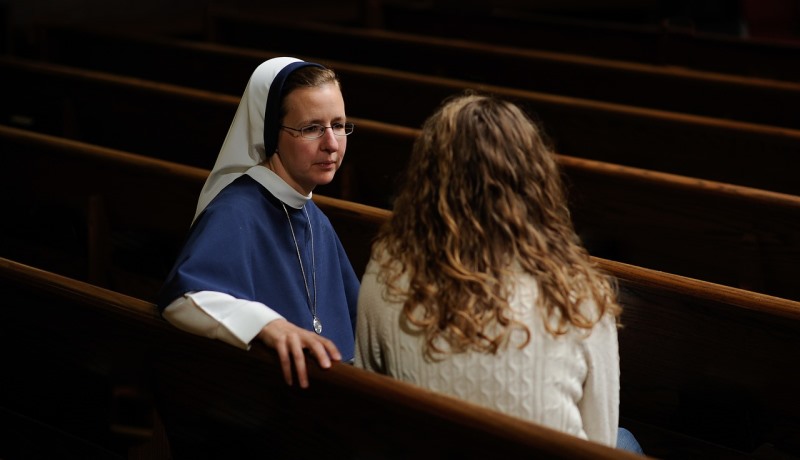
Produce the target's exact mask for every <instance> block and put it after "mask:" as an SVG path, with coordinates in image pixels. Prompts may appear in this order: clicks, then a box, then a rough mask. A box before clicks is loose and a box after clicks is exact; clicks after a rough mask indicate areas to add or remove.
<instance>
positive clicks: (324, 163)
mask: <svg viewBox="0 0 800 460" xmlns="http://www.w3.org/2000/svg"><path fill="white" fill-rule="evenodd" d="M317 166H319V167H321V168H324V169H330V168H335V167H336V162H335V161H320V162H319V163H317Z"/></svg>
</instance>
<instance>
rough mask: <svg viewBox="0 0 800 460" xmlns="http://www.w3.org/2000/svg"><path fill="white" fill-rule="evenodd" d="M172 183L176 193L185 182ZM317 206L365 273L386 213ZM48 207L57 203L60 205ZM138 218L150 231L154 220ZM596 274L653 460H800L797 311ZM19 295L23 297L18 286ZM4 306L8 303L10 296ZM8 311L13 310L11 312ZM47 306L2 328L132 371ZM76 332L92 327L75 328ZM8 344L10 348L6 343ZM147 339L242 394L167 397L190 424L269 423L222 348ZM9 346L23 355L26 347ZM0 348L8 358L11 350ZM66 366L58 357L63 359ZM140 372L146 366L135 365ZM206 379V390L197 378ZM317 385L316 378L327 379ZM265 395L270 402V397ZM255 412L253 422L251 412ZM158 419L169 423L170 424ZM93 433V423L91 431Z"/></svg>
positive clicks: (688, 284) (636, 274)
mask: <svg viewBox="0 0 800 460" xmlns="http://www.w3.org/2000/svg"><path fill="white" fill-rule="evenodd" d="M151 169H153V170H155V169H154V168H151ZM175 181H176V182H178V180H177V178H176V179H175ZM321 198H322V197H316V198H315V200H318V202H319V203H320V204H321V205H323V206H324V207H325V210H326V212H327V213H328V214H329V215H331V216H334V217H333V218H332V220H333V222H334V225H335V226H336V228H337V232H339V234H340V235H346V236H355V235H353V234H349V235H348V233H349V232H351V230H352V229H354V228H357V229H360V230H361V231H362V232H363V233H362V235H361V236H360V237H359V238H353V239H350V240H345V241H344V243H345V246H346V250H347V251H348V254H349V255H350V257H351V258H352V259H353V261H354V263H355V264H356V265H357V266H360V267H363V263H364V262H365V259H364V257H365V256H366V255H367V254H368V250H369V249H368V242H369V240H370V237H369V233H370V232H373V233H374V231H375V230H376V229H377V226H378V225H379V224H380V222H381V221H382V220H383V219H385V218H386V217H388V215H389V211H385V210H380V209H367V208H363V209H364V210H365V211H369V212H365V213H361V212H360V210H359V209H357V207H356V208H353V207H350V206H346V205H344V206H342V205H343V203H339V202H337V201H327V200H324V199H322V200H321ZM162 199H163V198H162ZM52 200H53V201H54V202H55V201H57V197H53V198H52ZM336 208H340V212H339V213H338V214H337V213H336V212H335V211H333V210H334V209H336ZM120 211H122V210H120ZM187 211H189V212H191V210H187ZM140 217H141V218H142V219H146V216H140ZM339 217H341V219H339ZM98 245H101V244H98ZM598 262H599V263H600V264H601V266H602V267H603V268H604V269H606V270H608V271H609V273H611V274H612V275H613V276H615V277H616V278H617V279H618V280H619V282H620V286H621V290H620V299H621V302H622V304H623V308H624V313H623V318H622V321H623V324H624V328H623V329H622V330H621V331H620V347H621V348H620V356H621V364H622V370H621V372H622V395H621V397H622V399H621V401H622V403H621V416H622V422H621V424H622V425H623V426H626V427H629V428H630V429H632V430H633V431H634V432H635V433H636V435H637V437H638V438H639V440H640V442H641V443H642V445H643V446H644V448H645V449H646V451H647V452H648V453H649V454H651V455H654V456H656V457H662V458H751V457H750V455H752V454H754V453H756V452H758V453H759V455H764V453H765V452H766V454H767V455H769V454H774V455H778V454H779V453H781V452H783V453H787V452H788V453H790V454H791V455H795V456H797V455H800V450H798V448H799V447H800V446H798V445H797V444H796V440H797V439H800V438H798V436H800V415H798V414H800V398H798V396H797V392H796V391H794V387H793V386H792V385H791V383H790V382H793V381H796V380H797V378H798V377H800V375H798V373H800V362H799V361H800V355H798V354H797V353H794V352H793V350H796V349H797V346H798V345H800V344H798V343H797V342H798V339H799V338H800V303H798V302H794V301H789V300H785V299H780V298H775V297H769V296H765V295H760V294H757V293H753V292H749V291H744V290H739V289H734V288H728V287H724V286H720V285H715V284H712V283H707V282H703V281H698V280H693V279H689V278H684V277H680V276H676V275H670V274H667V273H663V272H657V271H652V270H647V269H644V268H641V267H636V266H632V265H627V264H621V263H616V262H611V261H608V260H603V259H598ZM143 263H147V262H146V261H143ZM156 271H157V270H156ZM11 284H12V285H14V286H16V285H17V284H19V283H16V282H14V283H11ZM118 286H119V288H120V289H121V290H125V289H127V288H128V286H125V285H123V284H119V285H118ZM41 291H42V290H41V289H37V290H36V292H41ZM117 296H118V297H122V296H123V294H122V293H121V294H118V295H117ZM27 297H28V295H27V294H26V298H27ZM4 298H5V299H11V298H12V297H11V296H10V295H8V294H4ZM9 302H12V303H11V305H13V301H9ZM45 304H46V305H47V306H48V307H49V308H54V309H55V310H57V311H58V314H50V313H49V310H47V313H46V314H45V313H42V312H41V311H40V310H37V309H33V311H35V312H37V313H30V311H31V310H30V308H29V307H26V308H16V309H7V310H8V312H9V313H11V312H21V313H19V314H22V315H26V314H27V315H29V316H31V318H28V321H33V322H34V323H33V325H30V324H29V325H27V326H25V327H19V326H18V322H17V321H16V320H13V321H10V320H8V319H6V318H4V321H3V322H2V324H3V326H8V327H11V328H13V331H14V333H15V334H21V336H22V337H25V338H28V339H30V337H31V336H32V334H33V333H31V332H28V331H29V330H30V328H37V329H35V330H36V331H38V332H37V334H39V335H36V337H37V344H38V345H41V346H44V345H42V343H44V342H43V340H42V339H41V338H40V337H45V338H48V339H49V338H53V337H55V338H58V337H62V336H64V334H69V335H70V337H72V335H73V334H74V335H76V336H77V337H78V338H80V339H81V340H83V339H86V340H91V341H92V342H91V343H92V344H93V345H92V346H89V345H85V346H82V347H81V349H82V350H83V352H84V353H88V354H89V357H90V358H92V359H93V360H100V362H101V364H104V365H106V366H108V365H110V364H111V363H118V362H123V363H125V362H128V361H129V360H121V361H120V360H119V359H112V358H109V357H104V356H103V355H101V356H100V357H98V356H97V353H99V351H102V350H107V349H108V348H107V347H105V346H104V345H103V346H100V345H99V344H98V340H97V338H96V336H97V334H98V333H94V334H93V333H91V331H98V330H100V331H108V334H109V335H111V336H112V338H111V339H109V338H106V339H105V340H114V341H115V343H117V344H118V345H120V344H123V345H124V346H125V348H126V349H131V347H130V343H131V342H130V340H129V339H128V337H129V335H128V334H123V335H120V333H119V330H118V327H117V328H113V327H111V326H109V327H105V326H102V325H101V326H100V327H98V325H97V323H96V321H95V320H93V319H90V318H85V317H83V316H81V315H77V316H76V315H74V314H73V313H71V312H70V311H69V310H65V309H64V308H63V306H62V305H58V306H57V305H56V303H54V302H51V301H50V302H48V301H45ZM26 312H27V313H26ZM42 317H46V318H48V320H47V321H46V322H45V323H44V324H41V323H42V321H41V320H40V318H42ZM71 321H77V322H78V324H83V325H84V326H83V328H78V327H73V326H72V325H71ZM50 328H56V329H58V330H59V331H60V332H59V333H56V331H53V330H51V329H50ZM4 332H5V331H4ZM0 336H4V337H8V336H7V335H6V334H0ZM14 337H16V336H14ZM142 337H145V340H146V341H147V342H148V343H152V344H153V346H155V347H156V349H157V350H172V351H173V353H174V354H172V353H170V356H173V357H174V362H171V364H170V365H169V366H167V368H168V369H170V372H174V374H170V375H171V376H172V377H174V378H178V379H179V381H180V380H181V379H182V381H183V382H184V383H186V382H189V383H190V385H188V386H189V387H191V388H192V389H193V391H196V392H200V393H203V392H206V391H214V390H213V387H215V386H217V385H219V386H220V387H222V386H227V387H229V386H230V385H232V383H231V382H236V383H235V386H236V388H237V394H241V395H243V396H242V399H235V401H228V400H220V399H218V398H217V397H216V396H213V395H209V394H207V393H203V395H198V394H197V393H193V392H191V391H188V390H186V388H185V386H177V387H168V389H171V390H173V392H172V393H170V394H171V397H170V398H169V401H172V403H173V404H176V405H178V406H179V407H180V408H181V411H180V412H183V411H191V410H194V411H200V412H203V410H202V408H199V407H194V406H193V404H196V403H197V401H198V400H201V401H206V402H209V401H217V403H215V404H211V405H210V406H207V407H206V410H207V411H208V412H203V413H199V414H198V413H194V412H193V413H192V415H190V416H188V417H190V418H196V417H207V416H210V415H211V414H214V413H216V414H217V415H216V417H219V418H221V419H223V420H228V422H230V419H231V418H236V419H240V420H243V421H244V422H243V423H244V424H248V423H250V422H252V421H253V420H262V419H259V418H258V416H257V415H256V414H259V413H260V414H261V416H260V417H263V414H264V410H266V408H265V407H263V406H261V405H260V404H254V403H253V401H252V399H251V398H250V397H249V396H248V395H249V394H250V391H263V389H264V388H271V387H269V386H266V385H264V384H263V382H261V380H260V379H259V378H256V379H254V380H253V379H250V378H247V379H245V378H244V374H243V373H249V372H250V370H249V368H247V369H245V368H242V367H240V366H239V365H238V364H230V365H232V366H234V367H236V369H225V370H220V371H219V372H217V368H215V367H213V366H214V365H215V364H214V365H212V367H209V364H208V360H209V359H210V360H212V361H213V362H215V363H216V362H217V361H216V358H215V357H214V356H215V353H214V352H212V351H210V350H211V348H212V347H214V346H215V345H214V344H212V343H211V341H207V342H208V343H207V344H202V343H201V342H202V339H198V341H197V346H196V347H195V346H194V345H193V347H194V350H195V351H196V352H197V353H196V354H194V353H193V352H190V351H187V349H180V348H176V347H175V345H174V344H167V345H163V346H162V345H160V344H159V342H158V341H154V340H153V338H152V334H143V333H142V334H139V333H136V334H132V338H136V339H137V340H140V339H141V338H142ZM12 341H14V342H17V343H19V342H22V341H23V339H22V338H15V339H12ZM56 343H60V342H56ZM69 343H71V342H70V341H67V344H69ZM100 344H102V342H100ZM62 346H64V345H63V344H62ZM204 347H209V349H208V350H207V349H206V348H204ZM3 348H4V349H5V350H10V349H11V348H10V347H8V346H5V347H3ZM222 348H225V347H224V346H223V347H222ZM222 348H220V349H219V352H221V353H224V357H221V358H219V359H220V361H222V362H227V363H232V362H235V360H234V358H233V356H234V355H233V353H234V351H233V349H225V350H223V349H222ZM133 349H135V348H133ZM200 356H202V358H199V357H200ZM241 356H244V355H241ZM63 358H64V357H63V356H62V355H59V359H63ZM131 359H132V358H131ZM248 359H250V358H248ZM144 361H145V362H147V361H149V360H144ZM5 362H9V361H5ZM12 362H13V361H12ZM26 362H27V361H26ZM66 362H68V363H69V362H70V361H69V360H67V361H66ZM133 362H134V363H138V362H140V361H137V360H135V359H133ZM20 365H21V364H20ZM29 366H33V364H29ZM34 367H36V368H37V369H39V372H48V371H47V370H49V369H51V368H50V367H48V366H46V365H45V366H43V365H42V362H41V360H37V361H36V364H35V366H34ZM256 367H258V365H256ZM25 369H26V371H25V372H16V373H14V375H33V376H38V375H40V374H36V373H33V374H30V373H29V371H28V370H27V368H25ZM43 369H46V370H43ZM209 369H212V371H211V372H209ZM237 369H238V370H237ZM259 369H262V368H261V367H259ZM112 370H115V372H116V373H117V375H122V376H123V377H124V376H129V374H130V373H129V372H126V370H125V369H122V370H118V369H112ZM257 372H258V371H257ZM133 374H134V375H142V374H141V373H137V372H133ZM144 375H146V374H144ZM198 375H201V376H206V377H208V378H209V380H208V381H205V380H203V379H201V378H200V377H196V376H198ZM320 375H321V376H325V375H327V374H324V373H323V374H320ZM320 375H316V374H314V375H313V376H314V378H315V379H319V378H320ZM34 378H36V379H37V380H40V379H39V377H34ZM265 378H266V377H265ZM269 378H270V379H272V381H273V382H272V385H273V386H274V385H278V381H279V380H280V377H279V376H278V375H271V377H269ZM245 380H246V381H247V383H246V386H247V388H246V389H245V390H242V392H241V393H239V388H238V385H239V384H241V382H243V381H245ZM122 381H123V382H125V381H124V379H123V380H122ZM134 383H136V382H134ZM177 385H180V384H177ZM23 386H24V385H23ZM112 388H115V386H113V385H112ZM375 391H379V389H377V388H376V389H375ZM268 393H270V394H272V390H269V391H268ZM134 394H144V395H145V396H144V397H143V398H144V399H145V400H147V398H146V395H147V393H146V392H144V393H134ZM310 394H312V395H313V394H315V393H313V392H312V393H310ZM280 395H283V393H280ZM56 397H57V395H56ZM281 397H282V396H281ZM176 398H177V399H176ZM140 399H141V398H140ZM324 401H328V403H327V404H330V403H331V401H330V398H329V397H327V396H325V395H324V394H322V395H318V397H317V396H315V397H314V399H313V402H312V403H310V404H311V405H312V406H313V404H323V402H324ZM204 404H205V403H204ZM209 404H210V403H209ZM412 404H413V403H412ZM49 407H51V406H49ZM324 407H327V406H324ZM16 410H21V409H20V408H17V409H16ZM251 410H252V411H255V412H256V414H253V413H251V412H249V411H251ZM286 410H289V409H286ZM133 412H134V413H140V412H141V411H133ZM325 412H326V413H327V411H325ZM210 413H211V414H210ZM281 413H282V412H281ZM234 414H235V415H234ZM245 414H246V415H245ZM162 415H164V416H165V417H166V418H169V417H168V416H167V415H166V413H162ZM254 417H255V419H254ZM166 418H165V420H166ZM139 419H141V417H139V418H133V422H125V423H122V425H123V426H128V425H131V424H133V425H135V424H136V423H134V422H136V420H139ZM278 419H279V420H280V419H281V417H278ZM273 420H274V418H273ZM218 421H219V420H218ZM91 422H96V420H87V421H86V422H85V423H86V424H91ZM165 423H167V425H169V423H168V422H165ZM140 424H144V422H140ZM342 426H349V425H342ZM360 426H361V427H363V425H360ZM145 428H146V427H145ZM239 428H242V427H241V426H240V427H239ZM96 429H97V427H95V430H96ZM347 429H350V428H347ZM381 431H382V430H381ZM186 434H187V435H190V434H191V433H186ZM347 439H351V438H347ZM406 439H407V438H406ZM789 458H793V457H789Z"/></svg>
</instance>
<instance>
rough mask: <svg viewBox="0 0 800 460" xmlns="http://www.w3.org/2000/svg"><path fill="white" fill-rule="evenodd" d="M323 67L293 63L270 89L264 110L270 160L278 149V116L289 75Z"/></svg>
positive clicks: (302, 62)
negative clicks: (303, 68)
mask: <svg viewBox="0 0 800 460" xmlns="http://www.w3.org/2000/svg"><path fill="white" fill-rule="evenodd" d="M308 66H314V67H322V68H324V66H322V65H320V64H317V63H314V62H304V61H298V62H292V63H291V64H289V65H287V66H286V67H284V68H282V69H281V70H280V72H278V75H276V76H275V79H274V80H273V81H272V84H271V85H270V87H269V94H268V95H267V107H266V109H265V110H264V155H265V156H266V157H267V158H269V157H271V156H272V154H273V153H275V149H276V148H278V131H279V130H280V126H278V115H279V114H280V109H281V99H282V96H283V84H284V83H285V82H286V79H287V78H288V77H289V75H290V74H291V73H292V72H294V71H295V70H297V69H299V68H301V67H308Z"/></svg>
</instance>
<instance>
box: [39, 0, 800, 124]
mask: <svg viewBox="0 0 800 460" xmlns="http://www.w3.org/2000/svg"><path fill="white" fill-rule="evenodd" d="M206 31H207V32H206V33H207V37H208V39H209V40H210V41H211V42H214V43H220V44H225V45H230V46H237V47H245V48H253V49H265V50H272V51H278V52H282V53H286V54H289V55H295V54H298V55H306V56H318V57H320V58H325V59H331V60H335V61H340V62H352V63H355V64H364V65H369V66H376V67H387V68H391V69H396V70H404V71H408V72H414V73H419V74H426V75H437V76H442V77H449V78H456V79H460V80H466V81H475V82H480V83H487V84H492V85H499V86H507V87H512V88H518V89H526V90H532V91H539V92H544V93H553V94H560V95H565V96H574V97H580V98H585V99H594V100H601V101H607V102H616V103H621V104H629V105H635V106H643V107H650V108H655V109H661V110H669V111H673V112H681V113H690V114H695V115H704V116H710V117H717V118H723V119H733V120H739V121H746V122H751V123H759V124H765V125H773V126H782V127H787V128H800V119H798V117H797V113H796V111H795V110H794V107H797V106H798V105H800V82H790V81H781V80H773V79H764V78H755V77H746V76H741V75H730V74H722V73H713V72H707V71H698V70H693V69H688V68H680V67H675V66H664V65H656V64H643V63H635V62H627V61H618V60H611V59H602V58H597V57H590V56H584V55H576V54H567V53H557V52H553V51H541V50H538V49H534V48H521V47H512V46H504V45H497V44H491V43H484V42H480V41H475V40H467V39H464V40H457V39H450V38H446V37H440V36H431V35H416V34H408V33H402V32H396V31H392V30H386V29H375V28H365V27H354V26H341V25H336V24H325V23H320V22H310V21H305V22H301V20H294V21H292V20H287V19H286V18H276V17H274V16H265V15H259V14H257V13H254V12H251V11H244V10H242V9H241V8H235V9H234V8H230V7H225V6H219V5H218V6H214V7H211V8H209V10H208V13H207V20H206ZM44 33H45V34H46V35H47V40H45V41H43V44H44V46H45V47H46V48H47V49H51V47H56V48H60V47H71V48H73V49H80V48H81V47H83V48H84V49H86V48H91V46H88V43H87V41H88V40H92V39H93V36H94V35H95V34H93V33H90V32H89V31H87V30H85V28H81V29H78V28H75V27H72V28H67V27H58V26H51V27H48V28H46V29H45V31H44ZM70 40H73V42H72V43H71V44H67V43H70ZM323 43H333V44H335V46H321V45H320V44H323ZM106 46H110V45H106ZM47 49H46V50H44V53H45V54H48V50H47ZM49 54H51V55H57V54H58V52H57V51H56V50H53V51H51V52H50V53H49ZM798 56H800V53H798Z"/></svg>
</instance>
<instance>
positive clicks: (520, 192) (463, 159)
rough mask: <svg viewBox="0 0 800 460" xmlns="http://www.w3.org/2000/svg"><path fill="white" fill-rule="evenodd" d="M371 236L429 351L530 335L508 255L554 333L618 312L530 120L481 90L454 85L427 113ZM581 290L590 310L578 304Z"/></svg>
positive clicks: (384, 275)
mask: <svg viewBox="0 0 800 460" xmlns="http://www.w3.org/2000/svg"><path fill="white" fill-rule="evenodd" d="M375 243H376V246H375V247H376V249H377V250H376V252H375V253H376V254H379V253H383V254H384V255H386V256H387V257H384V258H383V259H381V264H380V268H379V276H380V278H381V279H382V280H383V282H385V283H386V285H387V288H388V292H389V294H390V295H393V296H395V298H397V299H400V300H401V301H402V302H403V313H404V321H407V322H408V323H410V324H411V325H413V326H416V328H417V330H418V331H420V332H421V333H422V334H424V336H425V338H426V341H425V343H426V349H425V354H426V356H428V357H434V356H436V355H438V354H442V353H448V352H450V353H458V352H464V351H469V350H476V351H481V352H488V353H496V352H497V351H498V350H499V349H501V348H502V347H504V346H505V345H506V344H507V342H508V340H509V336H510V334H511V332H512V330H514V329H521V330H523V331H524V333H525V337H526V339H525V340H524V342H522V343H521V345H520V348H522V347H524V346H526V345H527V344H528V343H529V341H530V334H531V331H530V330H529V329H528V327H527V326H526V325H525V324H523V323H522V322H520V321H518V320H516V319H515V318H514V316H513V314H512V311H511V307H510V305H509V299H508V298H509V295H510V292H511V289H513V287H512V286H511V285H510V283H509V280H510V279H512V276H513V273H514V270H515V269H514V266H515V265H517V266H518V267H521V268H522V270H523V271H524V272H527V273H529V274H531V275H532V276H533V277H534V278H535V279H536V280H537V282H538V287H539V292H540V295H539V298H538V306H539V307H541V308H542V309H543V310H542V312H543V313H544V314H545V317H546V318H547V319H548V321H545V325H546V327H547V330H548V331H549V332H550V333H551V334H553V335H559V334H564V333H566V332H567V331H568V330H569V328H570V327H571V326H575V327H577V328H583V329H586V330H589V329H591V328H592V326H593V325H594V324H595V323H596V322H597V321H599V319H600V318H601V317H602V316H603V314H605V313H611V314H613V315H614V316H615V317H617V318H618V317H619V314H620V313H621V308H620V306H619V305H618V304H617V302H616V285H615V283H614V280H613V279H612V278H611V277H609V276H607V275H605V274H604V273H602V272H601V271H600V270H599V269H598V268H597V267H596V266H595V264H594V263H593V261H592V259H591V258H590V257H589V254H588V252H587V251H586V250H585V249H584V247H583V246H582V244H581V242H580V239H579V237H578V236H577V235H576V233H575V230H574V228H573V225H572V221H571V218H570V213H569V209H568V205H567V199H566V191H565V188H564V186H563V181H562V177H561V171H560V169H559V166H558V164H557V162H556V158H555V155H554V154H553V152H552V151H551V149H550V148H549V146H548V145H547V143H546V141H545V140H544V139H543V135H542V133H540V130H539V129H538V127H537V125H536V123H535V122H534V121H533V120H532V119H531V118H530V117H529V116H528V115H526V114H525V113H524V112H523V111H522V110H521V109H520V108H519V107H518V106H517V105H515V104H513V103H511V102H508V101H504V100H501V99H498V98H495V97H493V96H490V95H480V94H477V93H475V92H467V93H463V94H459V95H456V96H453V97H451V98H450V99H448V100H445V101H444V102H443V104H442V105H441V106H440V107H439V109H438V110H437V111H436V112H435V113H434V114H433V115H431V116H430V117H429V118H428V119H427V120H426V122H425V123H424V125H423V129H422V133H421V135H420V137H419V138H418V139H417V140H416V142H415V144H414V147H413V152H412V155H411V158H410V162H409V167H408V169H407V170H406V173H405V180H404V183H403V185H402V186H401V187H400V189H399V191H398V195H397V197H396V199H395V204H394V213H393V215H392V217H391V219H389V220H388V221H387V222H386V223H385V224H384V226H383V227H382V228H381V230H380V231H379V233H378V236H377V238H376V241H375ZM516 270H519V268H517V269H516ZM404 274H405V275H407V281H408V284H407V285H405V284H403V285H402V286H405V287H402V286H401V283H400V279H401V277H402V276H403V275H404ZM589 298H593V299H594V300H595V302H596V305H597V307H598V310H599V311H597V312H596V313H597V314H591V315H587V314H586V312H585V311H581V309H580V308H579V307H580V305H581V304H582V303H583V302H584V301H585V300H587V299H589ZM442 340H444V342H442ZM443 343H446V344H447V347H442V346H441V345H442V344H443Z"/></svg>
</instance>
